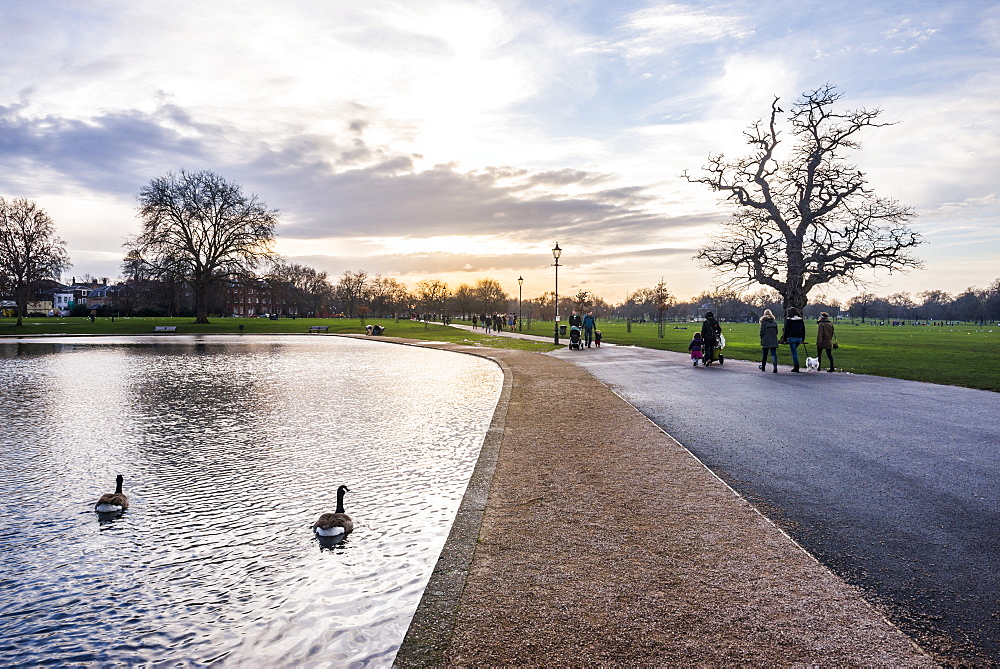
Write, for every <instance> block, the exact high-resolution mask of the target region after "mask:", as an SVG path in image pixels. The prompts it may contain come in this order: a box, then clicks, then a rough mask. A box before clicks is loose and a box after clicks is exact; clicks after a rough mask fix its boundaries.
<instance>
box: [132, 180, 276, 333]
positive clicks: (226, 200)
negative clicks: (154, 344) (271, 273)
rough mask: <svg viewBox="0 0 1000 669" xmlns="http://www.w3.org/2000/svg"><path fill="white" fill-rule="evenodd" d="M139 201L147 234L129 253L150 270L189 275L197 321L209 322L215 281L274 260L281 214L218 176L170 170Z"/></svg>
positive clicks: (144, 229)
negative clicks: (273, 250) (211, 294)
mask: <svg viewBox="0 0 1000 669" xmlns="http://www.w3.org/2000/svg"><path fill="white" fill-rule="evenodd" d="M136 197H137V199H138V201H139V217H140V219H141V220H142V232H141V233H140V234H139V235H138V236H137V237H135V238H134V239H132V240H130V241H128V242H126V244H125V246H126V250H127V251H128V252H129V253H132V252H135V254H136V255H138V257H140V258H143V259H144V260H145V261H146V262H147V263H148V265H147V266H148V267H150V268H160V269H162V270H163V271H170V272H177V273H180V274H181V275H182V276H184V278H185V280H186V281H187V282H188V283H189V284H190V285H191V288H192V290H193V292H194V297H195V313H196V320H195V322H196V323H208V306H207V305H208V295H209V289H210V288H211V286H212V285H213V284H214V283H216V282H218V281H221V280H222V279H223V278H224V277H226V276H229V275H240V274H249V273H251V272H252V271H253V270H254V269H255V268H256V267H257V266H258V265H259V264H260V263H261V262H263V261H265V260H267V259H270V258H271V257H273V252H272V247H273V245H274V227H275V225H276V223H277V214H278V212H277V211H276V210H273V209H268V207H267V205H266V204H265V203H264V202H261V201H260V200H259V199H258V198H257V196H256V195H252V194H251V195H246V194H245V193H244V192H243V189H242V187H240V186H239V185H238V184H233V183H229V182H227V181H226V180H225V179H223V178H222V177H221V176H219V175H217V174H215V173H214V172H210V171H201V172H186V171H184V170H181V171H180V172H178V173H176V174H175V173H173V172H168V173H167V174H166V175H165V176H162V177H158V178H156V179H153V180H152V181H150V182H149V185H147V186H145V187H144V188H143V189H142V190H140V191H139V194H138V195H137V196H136Z"/></svg>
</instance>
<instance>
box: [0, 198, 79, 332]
mask: <svg viewBox="0 0 1000 669" xmlns="http://www.w3.org/2000/svg"><path fill="white" fill-rule="evenodd" d="M69 264H70V262H69V255H68V254H67V253H66V247H65V242H63V241H62V240H61V239H59V238H58V237H56V229H55V225H54V224H53V223H52V219H51V218H49V215H48V214H46V213H45V211H44V210H42V209H40V208H39V207H38V205H37V204H35V203H34V202H31V201H30V200H26V199H24V198H16V199H14V200H11V201H10V202H8V201H7V200H5V199H3V198H0V277H2V281H0V283H4V284H7V285H8V286H9V287H10V290H11V292H12V293H13V294H14V301H15V303H16V304H17V325H19V326H23V325H24V316H25V315H27V312H28V300H29V298H30V297H31V292H32V290H33V289H34V288H35V286H36V285H37V284H38V283H39V282H40V281H44V280H46V279H51V280H54V281H58V280H59V277H60V275H61V274H62V272H63V270H65V269H67V268H68V267H69Z"/></svg>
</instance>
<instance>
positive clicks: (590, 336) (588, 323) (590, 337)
mask: <svg viewBox="0 0 1000 669" xmlns="http://www.w3.org/2000/svg"><path fill="white" fill-rule="evenodd" d="M596 328H597V321H596V320H595V319H594V312H593V311H588V312H587V315H586V316H584V317H583V341H584V342H586V344H587V348H590V344H591V342H592V341H594V330H595V329H596Z"/></svg>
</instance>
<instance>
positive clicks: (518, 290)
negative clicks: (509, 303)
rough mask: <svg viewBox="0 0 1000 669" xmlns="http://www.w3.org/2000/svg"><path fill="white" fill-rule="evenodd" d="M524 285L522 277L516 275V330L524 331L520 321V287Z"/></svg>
mask: <svg viewBox="0 0 1000 669" xmlns="http://www.w3.org/2000/svg"><path fill="white" fill-rule="evenodd" d="M522 286H524V277H523V276H519V277H517V331H518V332H524V323H522V322H521V318H522V315H521V287H522Z"/></svg>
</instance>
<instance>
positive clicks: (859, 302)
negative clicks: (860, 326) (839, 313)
mask: <svg viewBox="0 0 1000 669" xmlns="http://www.w3.org/2000/svg"><path fill="white" fill-rule="evenodd" d="M876 300H878V298H877V297H875V295H874V294H872V293H861V294H859V295H855V296H854V297H852V298H851V301H850V302H848V303H847V308H848V309H849V310H850V312H851V322H852V323H853V322H854V317H855V316H861V322H862V323H864V322H865V319H866V318H868V314H869V313H870V312H871V311H872V306H873V305H874V304H875V302H876Z"/></svg>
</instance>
